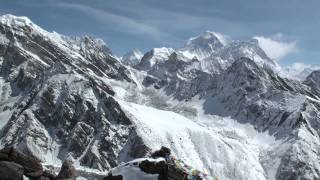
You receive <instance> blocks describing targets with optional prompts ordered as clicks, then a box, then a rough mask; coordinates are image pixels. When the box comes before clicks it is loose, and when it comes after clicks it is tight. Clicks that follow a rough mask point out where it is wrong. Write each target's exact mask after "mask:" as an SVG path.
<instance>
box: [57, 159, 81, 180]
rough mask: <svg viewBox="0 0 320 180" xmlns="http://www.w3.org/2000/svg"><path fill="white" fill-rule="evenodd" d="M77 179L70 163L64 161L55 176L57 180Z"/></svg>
mask: <svg viewBox="0 0 320 180" xmlns="http://www.w3.org/2000/svg"><path fill="white" fill-rule="evenodd" d="M76 177H77V173H76V169H75V168H74V166H73V163H72V161H70V160H66V161H64V162H63V164H62V167H61V170H60V172H59V174H58V176H57V180H59V179H61V180H62V179H72V180H75V179H76Z"/></svg>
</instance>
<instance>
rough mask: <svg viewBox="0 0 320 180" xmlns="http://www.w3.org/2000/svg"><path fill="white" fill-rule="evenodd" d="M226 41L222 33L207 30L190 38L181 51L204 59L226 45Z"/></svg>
mask: <svg viewBox="0 0 320 180" xmlns="http://www.w3.org/2000/svg"><path fill="white" fill-rule="evenodd" d="M226 42H227V41H226V39H225V38H224V37H223V35H222V34H220V33H216V32H212V31H205V32H203V33H202V34H201V35H199V36H196V37H192V38H190V39H189V40H188V41H187V43H186V45H185V47H184V48H181V49H180V51H181V52H182V53H183V55H184V56H186V57H189V58H193V57H197V58H198V59H204V58H206V57H209V56H210V55H211V54H212V53H214V52H216V51H218V50H219V49H221V48H222V47H224V46H225V45H226V44H227V43H226Z"/></svg>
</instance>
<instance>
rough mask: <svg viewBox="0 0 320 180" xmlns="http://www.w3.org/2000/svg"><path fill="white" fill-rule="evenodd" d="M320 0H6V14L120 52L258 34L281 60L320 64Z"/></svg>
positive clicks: (2, 4)
mask: <svg viewBox="0 0 320 180" xmlns="http://www.w3.org/2000/svg"><path fill="white" fill-rule="evenodd" d="M319 7H320V1H319V0H304V1H302V0H126V1H124V0H90V1H88V0H64V1H62V0H0V14H8V13H9V14H13V15H18V16H27V17H29V18H30V19H31V20H32V21H33V22H35V23H36V24H38V25H39V26H41V27H42V28H44V29H46V30H48V31H56V32H58V33H61V34H64V35H68V36H83V35H90V36H93V37H96V38H101V39H103V40H104V41H105V42H106V43H107V44H108V46H109V47H110V48H111V50H112V51H113V52H114V53H115V54H116V55H118V56H121V55H122V54H124V53H126V52H128V51H130V50H132V49H134V48H137V49H140V50H141V51H142V52H146V51H148V50H150V49H152V48H154V47H163V46H165V47H173V48H178V47H182V46H183V45H184V44H185V43H186V41H187V40H188V39H189V38H190V37H194V36H197V35H199V34H201V33H203V32H204V31H206V30H210V31H214V32H219V33H221V34H223V35H225V36H226V37H228V38H231V39H235V40H249V39H252V38H254V39H257V40H258V41H259V44H260V46H261V47H262V48H263V49H264V50H265V51H266V52H267V54H268V55H269V56H271V57H272V58H274V59H276V60H277V61H278V62H279V63H280V64H282V65H284V66H289V65H291V64H293V63H295V62H299V63H301V64H303V65H306V66H310V67H313V66H314V67H315V66H319V67H320V59H319V57H320V51H319V49H320V36H319V32H320V11H319Z"/></svg>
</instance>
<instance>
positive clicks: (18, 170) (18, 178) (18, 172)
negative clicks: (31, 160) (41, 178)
mask: <svg viewBox="0 0 320 180" xmlns="http://www.w3.org/2000/svg"><path fill="white" fill-rule="evenodd" d="M23 172H24V168H23V166H21V165H19V164H17V163H14V162H9V161H0V179H3V180H22V179H23Z"/></svg>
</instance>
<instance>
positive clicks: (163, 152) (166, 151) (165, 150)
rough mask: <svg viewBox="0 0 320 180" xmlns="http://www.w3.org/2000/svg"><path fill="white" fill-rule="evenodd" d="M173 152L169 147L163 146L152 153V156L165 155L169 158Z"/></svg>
mask: <svg viewBox="0 0 320 180" xmlns="http://www.w3.org/2000/svg"><path fill="white" fill-rule="evenodd" d="M170 154H171V150H170V149H169V148H167V147H164V146H162V147H161V149H160V150H158V151H155V152H153V153H152V154H151V157H153V158H157V157H163V158H168V157H169V156H170Z"/></svg>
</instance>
